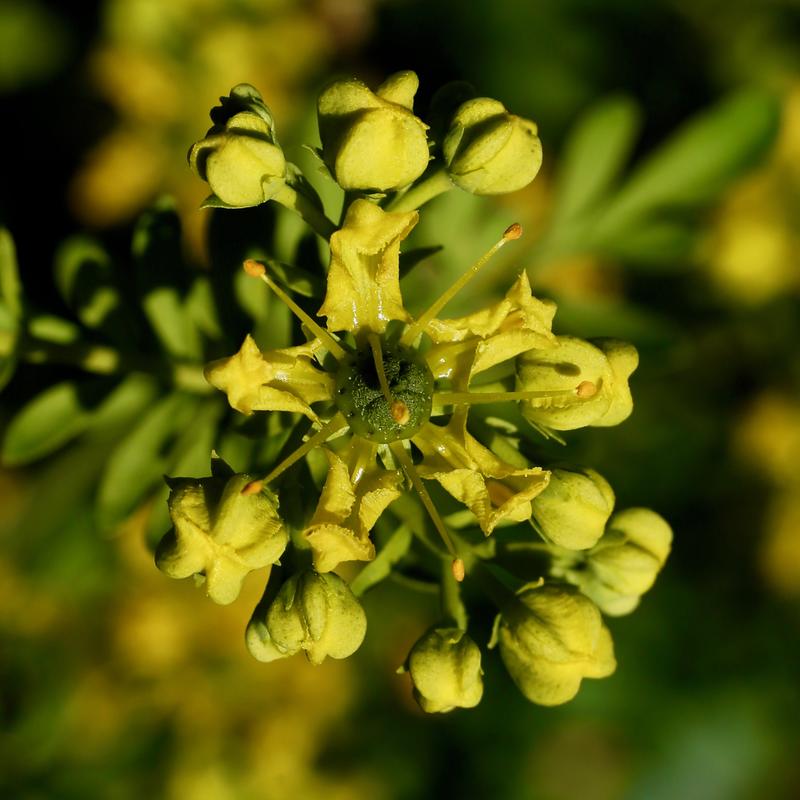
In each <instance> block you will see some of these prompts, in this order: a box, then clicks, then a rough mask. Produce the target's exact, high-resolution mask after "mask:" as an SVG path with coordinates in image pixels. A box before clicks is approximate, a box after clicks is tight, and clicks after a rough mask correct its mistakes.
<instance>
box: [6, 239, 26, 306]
mask: <svg viewBox="0 0 800 800" xmlns="http://www.w3.org/2000/svg"><path fill="white" fill-rule="evenodd" d="M0 298H2V300H3V303H4V304H5V306H6V307H7V308H8V310H9V311H10V312H11V315H12V317H13V318H14V319H20V318H21V317H22V314H23V311H24V305H23V300H22V284H21V283H20V280H19V267H18V265H17V249H16V247H14V240H13V239H12V237H11V234H10V233H9V231H8V230H7V229H6V228H0Z"/></svg>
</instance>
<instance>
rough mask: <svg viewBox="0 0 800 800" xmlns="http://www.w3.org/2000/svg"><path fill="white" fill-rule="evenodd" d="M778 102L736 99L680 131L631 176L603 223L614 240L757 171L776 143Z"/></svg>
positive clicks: (744, 95)
mask: <svg viewBox="0 0 800 800" xmlns="http://www.w3.org/2000/svg"><path fill="white" fill-rule="evenodd" d="M779 121H780V108H779V105H778V102H777V100H776V99H775V98H774V97H772V96H771V95H769V94H765V93H763V92H759V91H755V90H750V91H743V92H740V93H738V94H735V95H733V96H732V97H729V98H727V99H725V100H723V101H722V102H721V103H719V104H718V105H716V106H715V107H714V108H712V109H711V110H709V111H706V112H704V113H702V114H700V115H698V116H697V117H695V118H694V119H692V120H690V121H689V122H688V123H686V125H685V126H684V127H683V128H682V129H681V130H680V131H678V133H676V134H675V135H674V136H673V137H672V138H671V139H670V140H669V141H668V142H667V143H666V144H664V145H662V146H661V148H660V149H659V150H657V151H656V153H654V154H653V155H652V156H650V157H649V158H648V159H647V160H646V161H645V163H644V164H642V165H641V166H640V167H639V169H638V170H636V172H635V173H634V174H633V175H632V176H631V178H630V179H629V180H628V182H627V183H626V184H625V186H624V187H623V188H622V190H621V191H620V192H619V193H618V194H617V196H616V197H615V198H614V199H613V201H612V202H611V203H610V204H609V205H608V206H607V207H606V209H605V212H604V214H603V216H602V217H601V219H600V221H599V225H600V227H601V229H602V230H603V231H604V232H605V233H606V235H608V236H610V235H611V234H612V232H616V231H618V230H620V229H622V228H624V227H626V226H629V225H631V224H633V223H634V222H635V221H636V220H638V219H641V218H642V217H644V216H645V215H647V214H649V213H653V212H655V211H657V210H659V209H661V208H664V207H681V206H692V205H697V204H700V203H703V202H707V201H708V200H710V199H712V198H713V197H714V196H715V195H717V194H718V193H719V192H720V191H721V190H722V189H723V188H724V187H725V185H726V184H727V183H728V182H729V181H731V180H732V179H733V178H735V177H737V176H738V175H740V174H741V173H742V172H744V171H745V170H746V169H748V168H749V167H752V166H754V165H755V164H756V163H757V162H758V160H759V159H760V158H761V157H762V156H763V155H764V153H765V152H766V150H767V149H768V147H769V146H770V145H771V143H772V142H773V140H774V138H775V134H776V132H777V129H778V124H779Z"/></svg>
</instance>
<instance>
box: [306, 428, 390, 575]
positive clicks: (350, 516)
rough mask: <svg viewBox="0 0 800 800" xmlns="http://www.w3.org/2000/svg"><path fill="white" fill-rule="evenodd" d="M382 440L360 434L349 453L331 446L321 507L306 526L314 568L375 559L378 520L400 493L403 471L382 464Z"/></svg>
mask: <svg viewBox="0 0 800 800" xmlns="http://www.w3.org/2000/svg"><path fill="white" fill-rule="evenodd" d="M376 449H377V448H376V446H375V445H373V444H372V443H370V442H367V441H365V440H363V439H359V438H354V439H353V440H352V441H351V443H350V445H349V446H348V449H347V450H346V451H345V453H344V454H343V455H344V459H342V458H340V457H339V456H338V455H336V454H335V453H333V452H332V451H330V450H327V449H325V455H326V456H327V458H328V464H329V470H328V476H327V478H326V480H325V486H324V487H323V490H322V495H321V496H320V499H319V504H318V505H317V510H316V511H315V512H314V516H313V518H312V519H311V522H310V523H309V525H308V527H307V528H306V530H305V537H306V539H307V540H308V542H309V544H310V545H311V550H312V552H313V554H314V568H315V569H316V570H317V571H319V572H329V571H331V570H332V569H335V568H336V566H337V565H338V564H339V563H341V562H342V561H371V560H372V559H373V558H375V546H374V545H373V543H372V541H371V540H370V538H369V533H370V531H371V530H372V527H373V525H374V524H375V522H376V521H377V520H378V518H379V517H380V515H381V514H382V513H383V511H384V510H385V509H386V507H387V506H388V505H389V504H390V503H391V502H392V501H393V500H395V499H396V498H397V497H398V496H399V495H400V488H399V486H398V484H399V476H398V475H397V473H395V472H387V471H386V470H384V469H382V468H379V467H378V465H377V464H376V462H375V453H376Z"/></svg>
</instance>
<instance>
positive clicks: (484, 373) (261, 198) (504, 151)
mask: <svg viewBox="0 0 800 800" xmlns="http://www.w3.org/2000/svg"><path fill="white" fill-rule="evenodd" d="M416 90H417V77H416V75H414V73H412V72H401V73H398V74H396V75H393V76H391V77H390V78H389V79H388V80H387V81H385V82H384V84H382V85H381V86H380V87H379V88H378V89H377V91H375V92H372V91H371V90H370V89H369V88H368V87H367V86H365V85H364V84H362V83H361V82H359V81H356V80H347V81H338V82H336V83H334V84H332V85H331V86H329V87H328V88H327V89H326V90H325V91H324V92H323V93H322V95H321V97H320V99H319V108H318V110H319V126H320V136H321V141H322V149H321V151H320V152H319V155H320V161H321V163H322V164H324V165H325V167H326V169H327V171H328V172H329V173H330V176H331V177H332V178H333V179H334V180H335V181H336V182H337V183H338V185H339V186H340V187H341V188H342V189H344V190H346V192H347V194H346V195H345V198H346V199H345V209H344V212H343V216H342V221H341V224H339V225H335V224H334V223H333V222H331V221H330V220H329V219H328V218H327V217H326V216H325V213H324V211H323V209H322V206H321V204H320V203H319V202H318V201H317V199H316V197H315V196H314V194H313V193H312V192H310V191H309V190H308V188H307V183H306V182H305V181H304V180H303V179H302V177H301V176H300V173H299V170H298V169H297V168H296V167H294V166H293V165H291V164H290V163H289V162H287V161H286V159H285V157H284V155H283V152H282V151H281V149H280V146H279V145H278V142H277V138H276V137H275V130H274V123H273V121H272V116H271V115H270V113H269V111H268V110H267V109H266V106H265V105H264V103H263V101H262V100H261V98H260V96H259V95H258V93H257V92H256V91H255V90H254V89H253V88H252V87H249V86H238V87H236V88H235V89H234V90H233V91H232V92H231V96H230V97H228V98H223V101H222V106H221V107H220V108H218V109H215V110H214V111H213V112H212V119H213V121H214V122H215V126H214V128H212V130H211V131H210V132H209V135H208V136H207V137H206V138H205V139H204V140H202V141H201V142H198V143H197V144H196V145H195V146H194V147H193V148H192V150H191V151H190V159H191V163H192V166H193V168H194V169H195V170H196V171H197V173H198V174H199V175H200V176H201V177H202V178H204V179H205V180H207V181H208V183H209V185H210V187H211V189H212V191H213V192H214V195H212V203H213V204H215V205H223V206H227V207H240V206H241V207H243V206H249V205H254V204H258V203H261V202H265V201H268V200H270V199H271V200H273V201H277V202H279V203H282V204H284V205H286V206H287V207H289V208H291V209H292V210H293V211H295V212H297V213H298V214H300V215H301V216H302V217H303V218H304V219H305V220H306V222H308V224H309V225H310V226H311V227H312V228H313V229H314V230H315V231H316V232H317V233H318V234H319V235H320V236H321V237H322V238H324V239H326V240H327V241H328V243H329V247H330V261H329V265H328V270H327V279H326V282H325V290H324V295H323V296H321V297H320V298H319V301H320V305H319V310H318V312H317V314H318V317H314V316H313V315H311V314H309V313H308V312H307V311H306V310H304V309H303V308H302V307H301V306H300V305H299V304H298V302H297V301H296V300H295V299H293V298H292V297H291V296H290V294H289V293H288V292H287V290H286V287H285V285H284V284H282V282H281V279H280V276H279V275H276V274H273V272H272V271H271V269H270V265H269V263H262V262H261V261H256V260H252V259H250V260H248V261H246V262H245V264H244V268H245V271H246V272H247V273H248V274H249V275H250V276H252V277H253V278H254V279H256V280H261V281H263V282H264V283H266V284H267V285H268V286H269V287H270V288H271V289H272V291H273V292H274V293H275V294H276V295H277V297H278V298H280V299H281V300H282V301H283V302H284V303H285V304H286V305H287V306H288V307H289V308H290V309H291V310H292V311H293V312H294V313H295V315H296V316H297V317H298V318H299V320H300V322H301V323H302V330H303V331H304V334H305V336H304V341H301V342H299V343H296V344H293V345H291V346H287V347H284V348H281V349H273V350H264V351H262V350H261V349H260V348H259V346H258V344H257V343H256V342H255V341H254V340H253V338H251V337H249V336H248V337H247V338H246V339H245V341H244V342H243V344H242V346H241V348H240V350H239V351H238V352H237V353H236V354H234V355H232V356H230V357H228V358H224V359H221V360H218V361H215V362H212V363H211V364H209V365H208V367H207V368H206V377H207V380H208V381H209V382H210V383H211V384H212V385H213V386H215V387H216V388H217V389H219V390H220V391H222V392H224V393H225V394H226V395H227V397H228V400H229V402H230V405H231V406H232V407H233V408H234V409H236V410H237V411H239V412H241V413H242V414H245V415H250V414H253V413H259V412H289V413H290V414H291V415H293V416H292V419H293V420H294V423H293V428H292V431H293V432H294V433H295V434H296V435H295V438H294V441H295V444H296V449H294V450H291V449H290V451H287V452H286V453H285V457H283V458H282V459H280V460H279V461H278V463H276V464H275V465H274V466H273V468H272V469H271V470H270V472H269V473H268V474H267V475H264V476H261V477H255V476H252V475H237V474H234V473H233V472H232V471H231V470H229V468H227V466H226V465H224V464H222V462H221V461H220V460H219V459H215V460H214V468H213V475H212V477H210V478H203V479H199V480H194V479H188V478H181V479H170V487H171V488H172V493H171V495H170V498H169V511H170V515H171V518H172V521H173V523H174V530H173V531H170V533H168V534H167V536H166V537H165V539H164V541H163V542H162V545H161V547H160V548H159V552H158V556H157V561H158V565H159V566H160V567H161V568H162V569H163V570H164V571H165V572H167V573H168V574H170V575H172V576H173V577H187V576H188V575H191V574H195V575H198V576H200V579H201V580H204V583H205V586H206V588H207V592H208V594H209V596H210V597H211V599H212V600H214V601H216V602H220V603H227V602H231V601H232V600H234V599H235V597H236V596H237V594H238V591H239V587H240V585H241V581H242V579H243V577H244V575H245V574H246V573H247V572H249V571H250V570H253V569H257V568H259V567H264V566H269V565H274V564H278V563H279V560H280V567H279V568H278V569H274V570H272V571H271V575H270V579H269V581H268V584H267V587H266V590H265V594H264V597H263V599H262V601H261V603H260V604H259V606H258V608H257V609H256V610H255V613H254V614H253V617H252V619H251V622H250V624H249V626H248V628H247V637H246V641H247V646H248V648H249V649H250V651H251V653H252V654H253V655H254V656H255V657H256V658H257V659H259V660H261V661H272V660H274V659H277V658H284V657H288V656H291V655H293V654H296V653H298V652H299V651H300V650H303V651H304V652H305V653H306V655H307V657H308V658H309V659H310V660H311V661H312V662H313V663H315V664H318V663H320V662H322V661H323V660H324V659H325V658H326V657H331V658H345V657H347V656H349V655H350V654H352V653H353V652H354V651H355V650H357V649H358V647H359V646H360V644H361V642H362V640H363V638H364V635H365V633H366V617H365V615H364V611H363V609H362V608H361V605H360V602H359V599H358V598H359V596H360V595H362V594H363V593H364V592H365V591H367V590H368V589H369V588H370V587H372V586H373V585H374V584H376V583H377V582H378V581H380V580H382V579H384V578H386V577H387V576H388V575H390V574H392V573H393V572H394V573H397V574H399V575H402V574H404V573H405V572H407V571H410V572H412V573H413V574H414V576H415V579H416V580H419V576H420V573H422V574H429V575H432V577H433V579H434V580H436V581H438V582H439V583H440V592H441V598H442V614H441V618H440V619H439V620H438V621H436V622H435V624H434V625H433V627H432V628H430V630H429V631H428V632H427V633H425V634H424V635H423V636H422V638H421V639H420V640H419V641H418V642H417V643H416V644H415V645H414V646H413V648H412V649H411V652H410V654H409V656H408V659H407V662H406V664H405V667H404V669H405V671H407V672H408V673H409V674H410V676H411V680H412V683H413V687H414V696H415V698H416V699H417V701H418V702H419V704H420V705H421V707H422V708H423V709H424V710H425V711H428V712H446V711H450V710H452V709H454V708H457V707H472V706H475V705H477V703H478V702H479V701H480V699H481V696H482V693H483V683H482V670H481V650H480V648H479V647H478V645H477V644H476V643H475V642H474V641H473V639H471V638H470V636H469V635H468V633H467V628H468V615H467V609H466V608H465V606H464V603H463V601H462V598H461V582H462V581H464V580H465V579H466V580H467V581H472V580H474V581H475V583H476V585H477V586H479V587H480V588H481V589H482V590H483V591H484V593H485V594H486V595H487V596H488V597H489V599H490V600H491V601H492V602H493V603H494V604H495V605H496V606H497V610H498V612H499V613H498V617H497V620H496V623H495V631H494V635H493V637H492V642H491V644H490V647H492V646H494V645H495V644H496V645H497V646H498V648H499V651H500V655H501V657H502V659H503V662H504V663H505V665H506V667H507V669H508V671H509V673H510V675H511V677H512V679H513V680H514V681H515V683H516V684H517V685H518V686H519V688H520V689H521V691H522V692H523V694H524V695H525V696H526V697H528V698H529V699H530V700H532V701H533V702H536V703H540V704H545V705H552V704H557V703H562V702H565V701H567V700H569V699H571V698H572V697H573V696H574V695H575V694H576V692H577V691H578V688H579V686H580V683H581V680H582V679H583V678H585V677H591V678H599V677H604V676H606V675H609V674H611V672H613V670H614V668H615V660H614V653H613V645H612V641H611V637H610V635H609V632H608V630H607V628H606V627H605V626H604V624H603V620H602V616H601V611H602V612H605V613H606V614H611V615H614V614H625V613H628V612H629V611H631V610H633V608H634V607H635V606H636V604H637V603H638V600H639V597H640V596H641V595H642V594H643V593H644V592H645V591H647V590H648V589H649V588H650V586H651V585H652V583H653V581H654V579H655V576H656V574H657V572H658V570H659V569H660V568H661V566H662V565H663V564H664V561H665V559H666V557H667V554H668V551H669V547H670V541H671V531H670V529H669V526H668V525H667V524H666V522H664V520H662V519H661V518H660V517H659V516H658V515H657V514H655V513H654V512H652V511H648V510H646V509H629V510H627V511H621V512H617V513H614V501H615V498H614V493H613V491H612V489H611V487H610V486H609V484H608V483H607V482H606V480H605V479H604V478H603V477H602V476H601V475H599V474H598V473H597V472H595V471H594V470H592V469H588V468H581V467H578V466H563V465H559V466H555V465H548V464H539V463H531V461H530V460H529V457H528V456H527V455H526V452H524V450H521V449H520V447H519V446H518V443H519V439H520V436H519V434H520V432H521V430H522V429H523V428H524V431H522V433H524V434H525V436H526V437H528V438H534V437H536V436H538V435H540V434H541V435H544V436H549V437H557V434H556V433H555V431H564V430H572V429H576V428H580V427H585V426H590V425H591V426H608V425H616V424H618V423H620V422H622V421H623V420H624V419H625V418H626V417H627V416H628V415H629V414H630V413H631V410H632V400H631V394H630V390H629V387H628V378H629V376H630V375H631V373H632V372H633V370H634V369H635V368H636V365H637V353H636V350H635V349H634V348H633V347H632V346H631V345H629V344H626V343H624V342H619V341H613V340H599V341H593V342H588V341H583V340H580V339H576V338H572V337H569V336H557V335H556V334H554V333H553V330H552V323H553V317H554V314H555V311H556V309H555V305H554V304H553V303H552V302H549V301H547V300H544V299H541V298H537V297H536V296H534V294H533V293H532V290H531V285H530V282H529V279H528V276H527V274H526V273H525V272H524V271H523V272H521V273H520V275H519V276H518V277H517V278H516V279H515V280H514V281H513V283H512V285H511V287H510V288H509V289H508V291H507V292H506V294H505V296H504V297H502V298H501V299H499V300H497V301H496V302H494V303H492V304H490V305H488V306H487V307H485V308H483V309H481V310H479V311H476V312H474V313H472V314H468V315H466V316H462V317H455V318H451V317H445V316H442V312H443V311H444V309H445V307H446V305H447V304H448V302H449V301H450V300H451V299H452V297H453V296H454V295H455V294H456V293H457V292H458V291H460V290H461V289H462V288H464V286H465V285H466V284H467V283H468V282H469V281H470V280H471V279H472V278H473V277H474V276H475V275H476V274H477V273H478V271H479V270H480V269H482V268H483V267H484V265H485V264H486V263H487V262H488V260H489V258H490V256H491V255H492V254H493V253H494V252H495V251H496V250H498V249H500V248H501V247H503V246H505V245H506V244H508V243H509V242H511V241H513V240H515V239H517V238H519V236H520V235H521V233H522V231H521V228H520V226H519V225H516V224H514V225H511V226H510V227H509V228H508V229H507V230H506V231H505V232H504V233H503V235H502V237H501V238H500V240H499V241H498V242H497V244H495V245H494V247H493V248H491V250H490V251H489V252H488V253H487V254H485V255H484V256H483V257H482V258H481V259H479V260H478V261H477V262H476V264H474V265H473V266H472V267H470V268H469V269H468V270H466V271H465V272H464V273H463V274H462V275H461V277H460V278H459V279H458V280H457V281H456V282H455V284H453V286H451V287H450V288H449V289H448V290H447V291H445V292H444V293H443V294H442V295H441V296H440V297H438V298H437V299H435V300H434V301H433V302H432V303H431V304H430V305H429V306H428V308H427V309H423V310H417V309H414V310H410V309H408V308H406V305H405V303H404V300H403V295H402V292H401V288H400V284H401V270H400V252H401V247H402V244H403V241H404V240H405V239H406V238H407V237H408V236H409V234H410V233H411V231H412V230H413V229H414V227H415V225H416V224H417V221H418V219H419V210H418V209H419V207H420V206H421V205H423V204H424V203H425V202H426V201H427V200H429V199H430V198H431V197H433V196H435V195H436V194H439V193H441V192H443V191H447V190H448V189H451V188H455V187H457V188H459V189H461V190H465V191H468V192H472V193H474V194H497V193H501V192H509V191H514V190H516V189H519V188H521V187H523V186H524V185H526V184H527V183H529V182H530V181H531V180H533V178H534V177H535V175H536V173H537V171H538V169H539V166H540V164H541V145H540V142H539V139H538V137H537V135H536V126H535V125H534V124H533V123H532V122H530V121H528V120H524V119H521V118H519V117H516V116H514V115H512V114H509V113H508V112H507V111H506V109H505V108H504V107H503V105H502V104H501V103H500V102H499V101H497V100H494V99H490V98H476V97H474V96H473V95H472V93H469V92H467V91H466V90H465V88H464V86H463V85H460V84H459V85H457V86H456V87H446V88H445V90H442V91H441V92H440V93H439V95H438V96H437V99H436V100H434V103H433V106H434V108H433V109H432V116H431V126H430V128H429V126H428V125H426V124H425V123H424V122H423V121H422V120H421V119H420V118H419V117H417V116H416V115H415V114H414V110H413V100H414V95H415V93H416ZM434 129H437V130H438V133H437V134H436V135H437V140H438V141H440V142H441V145H436V144H434V143H433V142H431V141H430V140H429V137H428V131H429V130H434ZM322 318H324V320H323V319H322ZM479 405H480V406H488V407H490V408H491V409H492V411H493V412H494V411H495V410H496V416H497V417H498V418H501V419H502V418H503V414H504V410H505V409H508V408H512V409H514V407H515V406H516V407H518V409H519V412H520V413H516V412H515V414H514V415H513V417H510V418H508V419H507V421H506V422H505V424H504V425H503V426H502V427H494V428H493V427H491V425H488V429H489V430H490V432H491V435H490V436H486V435H484V434H485V433H486V429H487V421H488V418H486V417H483V418H482V421H483V423H484V427H483V429H481V426H480V425H478V426H474V425H473V424H472V419H471V416H470V409H471V407H473V406H479ZM506 416H507V417H508V415H506ZM514 434H516V435H514ZM304 463H305V464H307V465H308V467H307V469H308V470H309V473H310V475H311V477H312V479H313V478H314V477H316V478H317V479H318V484H317V487H316V489H317V492H318V494H317V495H316V497H317V499H316V502H315V507H314V504H313V503H312V504H311V505H309V504H308V486H307V485H302V486H301V485H300V482H299V480H298V478H297V477H296V476H297V474H298V470H299V469H300V468H301V467H302V466H303V465H304ZM292 476H295V477H294V478H292ZM301 494H302V498H301V499H300V505H301V506H308V509H309V510H308V513H306V514H305V516H304V517H303V518H302V519H301V520H300V522H299V523H298V522H296V521H295V520H293V521H292V522H291V523H290V522H289V521H288V518H284V517H282V515H281V513H280V505H281V503H282V502H284V501H285V499H286V498H293V500H294V504H295V505H297V502H296V501H297V498H298V496H299V495H301ZM448 495H449V496H450V500H448V499H447V496H448ZM454 502H455V504H458V505H460V506H462V507H463V511H462V512H457V513H451V514H450V515H449V516H446V515H443V514H442V513H440V511H439V509H440V508H442V507H443V504H446V505H447V506H448V507H452V506H453V505H454ZM312 509H313V510H312ZM423 509H424V513H420V512H421V511H422V510H423ZM301 516H302V514H301ZM376 526H377V527H376ZM377 528H380V529H381V531H382V532H383V534H385V535H381V536H380V537H377V536H376V531H377ZM437 534H438V535H437ZM376 539H377V544H378V545H379V547H376ZM352 562H366V566H363V567H362V568H361V570H360V571H356V569H355V568H354V565H353V564H352ZM346 565H347V566H346ZM334 570H337V571H338V572H339V573H341V574H337V573H336V572H334ZM343 576H350V580H349V581H348V580H345V578H344V577H343Z"/></svg>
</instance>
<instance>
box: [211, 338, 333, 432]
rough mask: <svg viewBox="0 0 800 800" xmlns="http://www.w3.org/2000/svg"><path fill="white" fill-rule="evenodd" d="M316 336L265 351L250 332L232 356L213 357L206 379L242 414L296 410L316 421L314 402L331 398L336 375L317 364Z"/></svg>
mask: <svg viewBox="0 0 800 800" xmlns="http://www.w3.org/2000/svg"><path fill="white" fill-rule="evenodd" d="M317 344H318V342H317V340H313V341H311V342H307V343H306V344H303V345H299V346H297V347H287V348H285V349H283V350H268V351H267V352H266V353H262V352H261V351H260V350H259V349H258V345H257V344H256V343H255V341H254V340H253V338H252V337H251V336H249V335H248V336H247V338H246V339H245V340H244V343H243V344H242V347H241V349H240V350H239V352H238V353H236V355H233V356H231V357H230V358H222V359H220V360H218V361H212V362H211V363H210V364H209V365H208V366H207V367H206V369H205V376H206V380H207V381H208V382H209V383H210V384H211V385H212V386H215V387H216V388H217V389H221V390H222V391H223V392H225V393H226V394H227V395H228V402H229V403H230V404H231V406H232V407H233V408H235V409H236V410H237V411H241V412H242V413H243V414H252V413H253V411H295V412H298V413H300V414H305V415H306V416H307V417H308V418H309V419H311V420H313V421H314V422H317V421H318V420H317V415H316V414H315V413H314V411H313V410H312V409H311V405H310V404H311V403H316V402H318V401H321V400H331V398H332V396H333V382H334V381H333V377H332V376H331V375H330V374H328V373H327V372H323V371H322V370H321V369H318V368H317V367H315V366H314V364H313V362H312V357H313V354H314V348H315V346H316V345H317Z"/></svg>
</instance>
